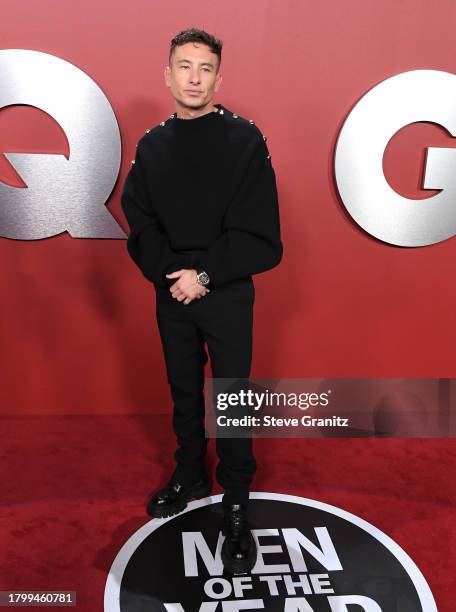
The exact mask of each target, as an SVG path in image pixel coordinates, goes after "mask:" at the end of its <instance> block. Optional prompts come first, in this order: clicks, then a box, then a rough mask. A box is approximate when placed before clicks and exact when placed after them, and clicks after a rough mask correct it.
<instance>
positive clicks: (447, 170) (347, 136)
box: [335, 70, 456, 247]
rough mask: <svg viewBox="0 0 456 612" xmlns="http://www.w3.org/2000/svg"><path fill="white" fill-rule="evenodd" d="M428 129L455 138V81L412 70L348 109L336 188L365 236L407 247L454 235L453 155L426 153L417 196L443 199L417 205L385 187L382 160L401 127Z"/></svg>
mask: <svg viewBox="0 0 456 612" xmlns="http://www.w3.org/2000/svg"><path fill="white" fill-rule="evenodd" d="M421 121H430V122H433V123H437V124H439V125H441V126H443V127H445V128H446V129H447V130H448V131H449V132H450V134H451V135H452V136H456V76H455V75H454V74H449V73H447V72H441V71H438V70H412V71H410V72H404V73H402V74H398V75H396V76H393V77H391V78H389V79H386V80H385V81H383V82H382V83H380V84H379V85H377V86H376V87H373V88H372V89H371V90H370V91H369V92H368V93H367V94H366V95H365V96H364V97H363V98H361V100H360V101H359V102H358V104H356V106H355V107H354V108H353V110H352V112H351V113H350V115H349V116H348V118H347V120H346V121H345V123H344V125H343V127H342V130H341V132H340V134H339V139H338V142H337V146H336V156H335V173H336V181H337V186H338V189H339V193H340V196H341V198H342V201H343V203H344V204H345V207H346V208H347V210H348V212H349V213H350V215H351V216H352V217H353V219H354V220H355V221H356V222H357V223H358V224H359V225H360V226H361V227H362V228H363V229H365V230H366V232H369V234H372V236H375V237H376V238H379V239H380V240H383V241H385V242H389V243H391V244H397V245H400V246H406V247H416V246H426V245H429V244H434V243H436V242H440V241H442V240H446V239H447V238H451V237H452V236H454V235H455V234H456V200H455V189H456V179H455V176H456V174H455V169H456V149H451V148H450V149H447V148H439V149H437V148H429V149H428V150H427V159H426V169H425V173H424V183H423V188H424V189H441V190H442V191H441V192H440V193H438V194H436V195H433V196H431V197H429V198H427V199H425V200H420V201H419V202H417V201H415V200H413V199H409V198H405V197H403V196H401V195H400V194H398V193H397V192H395V191H394V190H393V189H392V188H391V187H390V185H389V184H388V183H387V181H386V179H385V176H384V174H383V169H382V160H383V153H384V151H385V148H386V145H387V143H388V141H389V140H390V138H391V137H392V136H393V135H394V134H395V133H396V132H397V131H398V130H399V129H401V128H403V127H404V126H406V125H408V124H410V123H415V122H421Z"/></svg>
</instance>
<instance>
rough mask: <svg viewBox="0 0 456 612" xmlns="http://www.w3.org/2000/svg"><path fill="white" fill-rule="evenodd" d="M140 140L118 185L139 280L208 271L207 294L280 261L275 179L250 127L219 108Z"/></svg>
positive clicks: (261, 140)
mask: <svg viewBox="0 0 456 612" xmlns="http://www.w3.org/2000/svg"><path fill="white" fill-rule="evenodd" d="M215 106H216V107H217V108H218V111H217V112H215V111H211V112H209V113H206V114H205V115H201V116H199V117H196V118H194V119H180V118H178V117H177V114H176V113H173V114H172V115H171V116H170V117H169V119H167V120H166V121H163V122H162V123H161V124H159V125H157V126H156V127H154V128H152V129H150V130H146V133H145V135H144V136H143V137H142V138H141V139H140V140H139V142H138V144H137V148H136V156H135V160H133V161H132V166H131V168H130V171H129V173H128V175H127V177H126V179H125V185H124V188H123V192H122V196H121V204H122V209H123V211H124V213H125V216H126V218H127V221H128V224H129V226H130V235H129V237H128V240H127V249H128V252H129V254H130V256H131V257H132V259H133V260H134V262H135V263H136V264H137V266H138V267H139V268H140V270H141V271H142V273H143V274H144V276H145V277H146V278H147V279H149V280H150V281H152V282H153V283H154V284H155V285H159V286H170V285H172V284H173V283H175V282H176V279H167V278H166V277H165V274H167V273H170V272H173V271H175V270H179V269H181V268H200V269H202V270H205V271H206V272H207V273H208V275H209V277H210V280H211V284H210V287H218V286H221V285H223V284H224V283H228V282H230V281H233V280H238V279H241V278H245V277H248V276H250V275H252V274H257V273H259V272H264V271H265V270H269V269H270V268H273V267H274V266H276V265H277V264H278V263H279V262H280V260H281V258H282V242H281V239H280V220H279V208H278V198H277V188H276V180H275V173H274V169H273V167H272V164H271V159H270V157H271V156H270V155H269V151H268V149H267V146H266V142H265V140H266V138H265V137H263V135H262V134H261V132H260V130H259V129H258V128H257V127H256V126H255V124H254V123H253V121H252V120H247V119H244V118H243V117H240V116H238V115H236V114H233V113H232V112H231V111H230V110H228V109H227V108H225V107H223V106H222V105H221V104H216V105H215Z"/></svg>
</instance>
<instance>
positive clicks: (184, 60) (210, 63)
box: [177, 59, 214, 68]
mask: <svg viewBox="0 0 456 612" xmlns="http://www.w3.org/2000/svg"><path fill="white" fill-rule="evenodd" d="M180 62H188V63H189V64H191V63H192V62H191V60H189V59H180V60H177V63H178V64H179V63H180ZM200 66H211V67H212V68H213V67H214V64H212V62H201V63H200Z"/></svg>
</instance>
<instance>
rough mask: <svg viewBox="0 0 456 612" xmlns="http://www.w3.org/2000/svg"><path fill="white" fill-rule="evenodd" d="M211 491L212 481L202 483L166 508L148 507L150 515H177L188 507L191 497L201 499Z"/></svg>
mask: <svg viewBox="0 0 456 612" xmlns="http://www.w3.org/2000/svg"><path fill="white" fill-rule="evenodd" d="M211 491H212V485H211V483H210V482H209V483H207V484H204V485H200V486H199V487H196V488H195V489H190V491H189V492H188V494H187V496H186V497H185V498H183V499H181V500H180V501H179V502H176V503H174V504H172V505H170V506H167V507H166V508H165V507H163V508H160V507H158V508H154V507H152V508H148V509H147V514H148V515H149V516H152V517H153V518H167V517H168V516H175V515H176V514H179V513H180V512H182V511H183V510H185V508H186V507H187V502H188V501H189V500H190V499H191V498H195V499H201V498H203V497H207V496H208V495H209V493H210V492H211Z"/></svg>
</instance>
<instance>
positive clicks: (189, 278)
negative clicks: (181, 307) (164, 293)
mask: <svg viewBox="0 0 456 612" xmlns="http://www.w3.org/2000/svg"><path fill="white" fill-rule="evenodd" d="M166 278H177V279H178V280H177V281H176V282H175V283H174V284H173V285H171V287H170V288H169V290H170V291H171V295H172V296H173V298H176V300H179V302H182V300H183V301H184V304H190V302H191V301H192V300H194V299H195V298H197V299H200V298H202V297H203V296H204V295H206V293H209V291H210V289H208V288H207V287H205V286H204V285H200V283H199V282H198V280H197V278H198V277H197V275H196V270H194V269H191V270H187V269H185V268H183V269H182V270H176V271H175V272H171V274H166Z"/></svg>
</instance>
